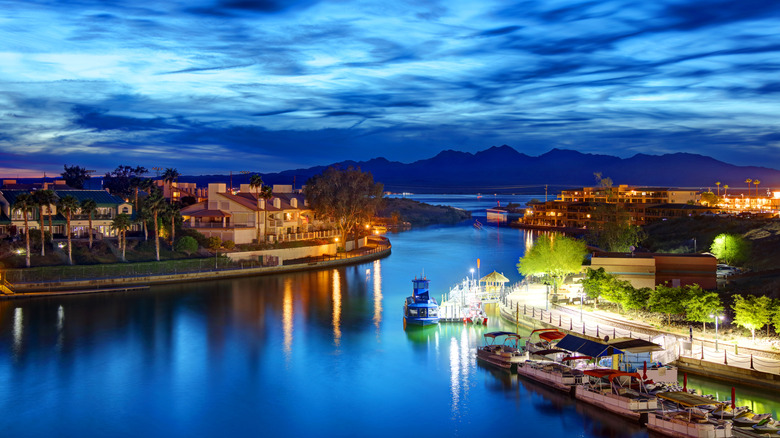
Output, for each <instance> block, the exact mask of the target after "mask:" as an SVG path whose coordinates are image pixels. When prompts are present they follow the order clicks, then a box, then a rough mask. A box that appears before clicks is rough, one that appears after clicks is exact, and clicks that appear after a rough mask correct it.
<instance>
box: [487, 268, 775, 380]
mask: <svg viewBox="0 0 780 438" xmlns="http://www.w3.org/2000/svg"><path fill="white" fill-rule="evenodd" d="M545 296H546V288H545V286H544V285H538V284H526V283H520V284H517V285H514V286H513V287H511V288H510V290H509V292H508V293H507V294H505V295H504V297H503V299H502V301H501V303H500V311H501V316H502V318H504V319H505V320H507V321H509V322H511V323H512V324H521V325H524V326H529V327H533V328H538V327H554V328H558V329H560V330H561V331H565V332H570V333H573V334H578V335H584V336H587V337H589V338H592V339H594V340H595V339H599V340H603V339H604V338H605V337H607V336H608V337H609V338H610V339H613V338H616V337H632V338H641V339H645V340H650V341H652V342H655V343H658V344H660V345H661V346H662V347H664V349H665V356H664V357H663V358H662V360H661V361H662V362H665V363H674V364H675V365H677V367H678V368H679V369H680V370H681V371H685V372H690V373H693V374H700V375H704V376H707V377H715V378H718V379H721V380H726V381H729V382H733V383H740V384H747V385H751V386H756V387H772V388H777V389H780V353H777V352H774V351H770V350H765V349H760V348H755V347H747V346H737V345H734V344H730V343H724V342H719V343H718V345H717V346H716V343H715V342H714V341H713V340H711V339H702V338H693V339H692V341H691V339H690V338H689V337H687V336H680V335H678V334H674V333H670V332H667V331H664V330H662V329H659V328H656V327H653V326H651V325H648V324H645V323H643V322H640V321H635V320H629V319H626V318H625V317H622V316H620V315H616V314H613V313H610V312H605V311H584V310H581V309H580V308H578V307H576V306H557V305H551V306H549V307H546V306H545Z"/></svg>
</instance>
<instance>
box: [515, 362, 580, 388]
mask: <svg viewBox="0 0 780 438" xmlns="http://www.w3.org/2000/svg"><path fill="white" fill-rule="evenodd" d="M517 374H518V375H521V376H525V377H527V378H529V379H531V380H535V381H537V382H539V383H543V384H545V385H547V386H550V387H552V388H555V389H557V390H559V391H563V392H567V393H569V394H573V393H574V388H575V387H576V386H577V385H580V384H582V376H583V372H582V370H578V369H574V368H571V367H568V366H566V365H564V364H562V363H558V362H554V361H536V360H527V361H525V362H523V363H521V364H520V365H518V367H517Z"/></svg>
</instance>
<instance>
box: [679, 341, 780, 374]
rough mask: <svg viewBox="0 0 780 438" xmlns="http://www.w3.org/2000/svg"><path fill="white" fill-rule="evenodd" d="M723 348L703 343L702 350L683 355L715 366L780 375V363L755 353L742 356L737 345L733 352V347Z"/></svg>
mask: <svg viewBox="0 0 780 438" xmlns="http://www.w3.org/2000/svg"><path fill="white" fill-rule="evenodd" d="M721 347H726V348H720V349H719V350H715V349H712V348H709V347H705V345H704V343H702V345H701V348H700V349H698V350H694V349H691V351H683V352H682V353H681V355H682V356H684V357H689V358H691V359H699V360H702V361H705V362H710V363H714V364H722V365H728V366H731V367H736V368H743V369H746V370H756V371H761V372H763V373H768V374H780V361H776V360H773V359H767V358H765V357H760V356H756V355H755V354H753V353H742V354H740V353H739V347H738V346H736V345H733V347H734V351H733V352H732V351H731V350H732V349H731V348H730V347H732V345H727V344H721Z"/></svg>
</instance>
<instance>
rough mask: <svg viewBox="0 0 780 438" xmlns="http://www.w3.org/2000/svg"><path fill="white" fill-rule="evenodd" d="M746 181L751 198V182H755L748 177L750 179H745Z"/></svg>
mask: <svg viewBox="0 0 780 438" xmlns="http://www.w3.org/2000/svg"><path fill="white" fill-rule="evenodd" d="M745 182H746V183H747V185H748V198H749V197H750V183H751V182H753V180H752V179H750V178H748V179H746V180H745Z"/></svg>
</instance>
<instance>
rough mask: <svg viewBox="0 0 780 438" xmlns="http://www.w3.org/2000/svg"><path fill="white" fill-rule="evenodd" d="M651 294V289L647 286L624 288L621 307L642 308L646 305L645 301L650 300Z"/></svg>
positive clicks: (627, 308)
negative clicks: (623, 298)
mask: <svg viewBox="0 0 780 438" xmlns="http://www.w3.org/2000/svg"><path fill="white" fill-rule="evenodd" d="M629 286H630V284H629ZM652 294H653V289H651V288H649V287H641V288H639V289H637V288H635V287H633V286H631V287H629V288H626V296H625V301H624V302H623V308H624V309H626V310H641V309H644V308H646V307H647V303H648V301H649V300H650V295H652Z"/></svg>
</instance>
